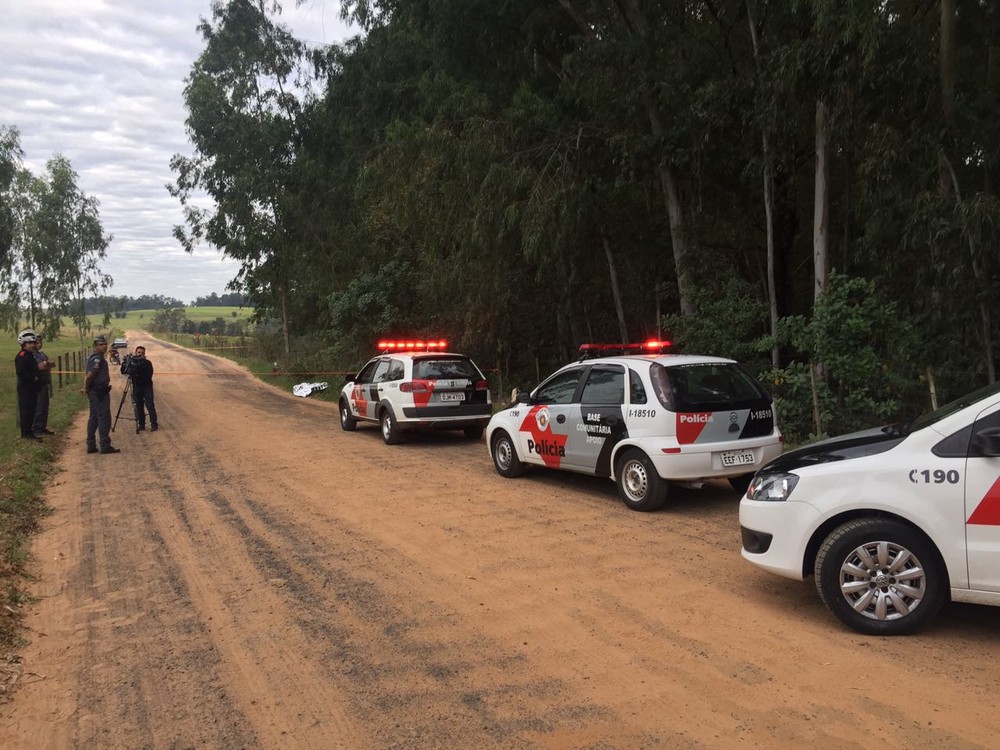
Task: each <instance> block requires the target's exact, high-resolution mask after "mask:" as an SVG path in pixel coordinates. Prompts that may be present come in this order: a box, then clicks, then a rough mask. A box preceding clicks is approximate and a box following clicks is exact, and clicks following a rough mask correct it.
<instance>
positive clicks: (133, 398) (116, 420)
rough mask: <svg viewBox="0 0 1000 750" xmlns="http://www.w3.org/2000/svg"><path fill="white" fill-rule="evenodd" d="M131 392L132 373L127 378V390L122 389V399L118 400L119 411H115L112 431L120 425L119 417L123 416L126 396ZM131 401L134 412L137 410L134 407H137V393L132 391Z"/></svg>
mask: <svg viewBox="0 0 1000 750" xmlns="http://www.w3.org/2000/svg"><path fill="white" fill-rule="evenodd" d="M130 393H132V376H131V375H129V376H128V377H126V378H125V390H124V391H122V400H121V401H119V402H118V411H117V412H116V413H115V421H114V422H112V423H111V431H112V432H114V431H115V427H117V426H118V417H120V416H121V413H122V407H123V406H124V405H125V397H126V396H128V395H129V394H130ZM131 401H132V406H133V412H134V411H135V409H134V407H135V394H134V393H132V398H131ZM125 419H132V420H134V419H135V417H125Z"/></svg>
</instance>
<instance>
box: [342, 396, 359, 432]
mask: <svg viewBox="0 0 1000 750" xmlns="http://www.w3.org/2000/svg"><path fill="white" fill-rule="evenodd" d="M357 426H358V420H357V419H355V418H354V415H352V414H351V407H350V406H349V405H348V403H347V401H344V400H343V399H342V400H341V402H340V427H341V429H342V430H343V431H344V432H354V429H355V428H356V427H357Z"/></svg>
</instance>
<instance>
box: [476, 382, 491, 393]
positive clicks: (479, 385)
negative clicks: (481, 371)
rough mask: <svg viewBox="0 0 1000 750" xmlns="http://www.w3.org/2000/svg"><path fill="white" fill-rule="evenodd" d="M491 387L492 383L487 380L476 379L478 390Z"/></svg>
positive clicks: (486, 389)
mask: <svg viewBox="0 0 1000 750" xmlns="http://www.w3.org/2000/svg"><path fill="white" fill-rule="evenodd" d="M489 389H490V384H489V383H487V382H486V381H485V380H477V381H476V390H477V391H488V390H489Z"/></svg>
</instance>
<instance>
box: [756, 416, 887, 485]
mask: <svg viewBox="0 0 1000 750" xmlns="http://www.w3.org/2000/svg"><path fill="white" fill-rule="evenodd" d="M905 439H906V435H901V434H900V433H899V431H898V430H894V429H890V428H886V427H873V428H871V429H868V430H861V431H860V432H852V433H850V434H849V435H840V436H839V437H835V438H828V439H827V440H821V441H820V442H818V443H813V444H812V445H806V446H804V447H802V448H798V449H796V450H793V451H789V452H788V453H785V454H784V455H781V456H778V458H776V459H774V460H773V461H772V462H771V463H769V464H768V465H767V466H765V467H764V468H762V469H761V470H760V473H762V474H763V473H765V472H766V473H770V472H780V471H793V470H795V469H800V468H802V467H805V466H814V465H816V464H825V463H830V462H832V461H846V460H849V459H852V458H862V457H864V456H873V455H875V454H877V453H884V452H885V451H888V450H891V449H893V448H895V447H896V446H897V445H899V444H900V443H901V442H903V440H905Z"/></svg>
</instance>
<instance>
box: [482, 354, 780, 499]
mask: <svg viewBox="0 0 1000 750" xmlns="http://www.w3.org/2000/svg"><path fill="white" fill-rule="evenodd" d="M667 345H669V344H664V343H661V342H658V341H657V342H646V343H645V344H630V345H622V344H585V345H584V346H582V347H581V353H582V355H583V356H584V357H597V358H596V359H584V360H582V361H580V362H576V363H574V364H570V365H566V366H565V367H562V368H560V369H559V370H557V371H556V372H555V373H554V374H552V375H551V376H550V377H549V378H548V379H547V380H545V381H544V382H542V384H541V385H539V386H538V387H537V388H535V390H534V391H532V392H531V394H530V395H529V394H527V393H522V394H520V396H519V397H518V402H517V403H516V404H515V405H513V406H512V407H510V408H508V409H505V410H503V411H500V412H497V413H496V414H495V415H493V418H492V419H491V420H490V422H489V425H487V427H486V440H487V445H488V446H489V449H490V454H491V455H492V457H493V463H494V466H495V467H496V470H497V472H499V474H500V475H501V476H504V477H517V476H520V475H521V474H523V473H524V471H525V469H526V468H527V467H528V466H529V465H537V466H544V467H548V468H550V469H566V470H569V471H576V472H582V473H586V474H594V475H596V476H599V477H609V478H611V479H614V480H615V482H616V483H617V485H618V493H619V496H620V497H621V499H622V501H623V502H624V503H625V505H627V506H628V507H629V508H631V509H633V510H641V511H649V510H656V509H657V508H660V507H661V506H662V505H663V503H664V502H665V501H666V495H667V482H668V481H669V480H681V481H697V480H703V479H708V478H729V479H730V481H731V482H732V484H733V486H734V487H736V488H739V489H740V490H743V489H745V488H746V486H747V483H748V482H749V480H750V478H751V477H752V476H753V473H754V472H755V471H756V470H757V469H758V468H760V467H761V466H763V465H764V464H766V463H767V462H768V461H770V460H771V459H772V458H774V457H775V456H777V455H779V454H780V453H781V433H780V432H779V431H778V428H777V427H776V425H775V416H774V406H773V403H772V400H771V396H770V395H769V394H768V393H767V391H765V390H764V388H763V387H762V386H761V385H760V383H758V382H757V380H756V379H755V378H754V377H753V376H752V375H750V374H749V373H748V372H747V371H746V370H744V369H743V368H742V367H740V365H738V364H737V363H736V362H734V361H733V360H730V359H723V358H720V357H702V356H689V355H663V354H659V352H660V351H661V350H662V348H663V347H664V346H667ZM623 350H624V351H626V352H634V354H625V355H623V356H603V355H605V354H608V353H609V352H612V351H615V352H620V351H623ZM643 352H650V353H646V354H643Z"/></svg>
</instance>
